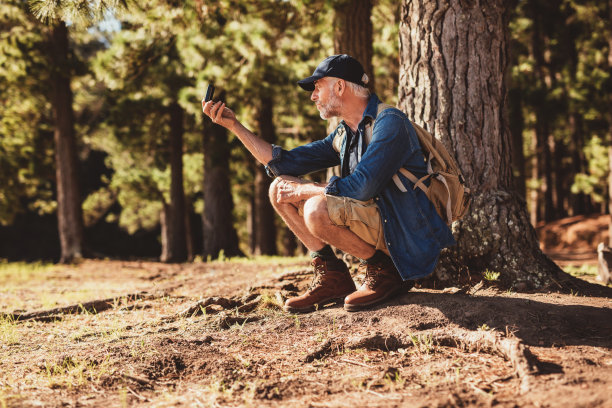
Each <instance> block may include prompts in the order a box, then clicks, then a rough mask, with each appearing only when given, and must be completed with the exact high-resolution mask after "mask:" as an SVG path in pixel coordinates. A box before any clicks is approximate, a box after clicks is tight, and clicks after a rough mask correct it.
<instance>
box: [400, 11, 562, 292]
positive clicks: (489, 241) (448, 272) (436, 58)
mask: <svg viewBox="0 0 612 408" xmlns="http://www.w3.org/2000/svg"><path fill="white" fill-rule="evenodd" d="M506 4H507V2H505V1H503V0H490V1H486V0H482V1H479V2H468V1H464V0H441V1H438V2H435V3H433V2H427V1H425V0H405V1H404V3H403V7H402V21H401V23H400V52H401V56H400V57H401V67H402V69H401V71H400V91H399V100H400V107H401V108H402V109H403V110H404V111H405V112H406V113H407V114H408V116H409V117H410V118H411V119H413V120H415V122H416V123H419V124H422V125H425V126H426V128H428V129H429V131H431V132H432V133H433V134H434V135H435V136H436V137H437V138H438V139H439V140H441V142H442V143H444V145H445V146H446V147H447V148H448V149H449V151H451V152H454V153H455V157H456V158H457V161H458V163H459V166H460V167H461V170H462V172H463V175H464V177H465V178H466V180H467V184H468V185H469V187H470V188H471V189H472V194H473V200H472V205H471V208H470V211H469V213H468V214H467V215H466V216H465V217H464V218H463V220H461V221H459V222H457V223H455V224H454V225H453V233H454V235H455V238H456V239H457V242H458V245H457V246H456V247H453V248H450V249H448V250H445V251H443V254H442V257H441V259H440V262H439V264H438V266H437V268H436V270H435V272H434V278H435V279H437V280H438V281H439V282H441V283H442V284H456V283H457V282H458V281H459V280H460V279H461V278H462V275H463V274H464V273H465V272H467V274H468V275H469V276H472V277H474V275H479V274H482V273H483V272H484V271H485V270H487V269H488V270H492V271H498V272H501V277H500V285H502V286H505V287H514V288H516V289H518V290H522V289H527V288H541V287H544V286H552V285H555V281H556V280H557V278H558V276H557V275H560V276H562V271H561V270H560V269H559V268H558V267H557V266H556V265H555V264H554V263H553V262H552V261H551V260H550V259H548V258H547V257H546V256H545V255H544V254H543V253H542V252H541V251H540V249H539V245H538V240H537V237H536V233H535V230H534V229H533V227H532V226H531V224H530V223H529V216H528V214H527V211H526V209H525V205H524V202H523V200H521V198H520V197H519V195H518V194H517V193H516V192H515V191H514V190H513V189H512V171H511V168H512V167H511V157H512V143H511V136H510V132H509V128H508V123H507V121H508V119H507V116H506V115H505V114H504V110H505V109H506V108H507V106H506V88H505V83H506V82H505V78H504V76H505V73H506V67H507V44H508V19H509V12H510V10H509V7H508V6H507V5H506Z"/></svg>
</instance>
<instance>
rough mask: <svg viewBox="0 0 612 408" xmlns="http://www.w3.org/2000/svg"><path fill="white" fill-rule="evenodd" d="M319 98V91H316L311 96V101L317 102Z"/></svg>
mask: <svg viewBox="0 0 612 408" xmlns="http://www.w3.org/2000/svg"><path fill="white" fill-rule="evenodd" d="M318 96H319V95H318V94H317V91H316V89H315V90H314V91H312V93H311V94H310V100H311V101H316V100H317V99H318Z"/></svg>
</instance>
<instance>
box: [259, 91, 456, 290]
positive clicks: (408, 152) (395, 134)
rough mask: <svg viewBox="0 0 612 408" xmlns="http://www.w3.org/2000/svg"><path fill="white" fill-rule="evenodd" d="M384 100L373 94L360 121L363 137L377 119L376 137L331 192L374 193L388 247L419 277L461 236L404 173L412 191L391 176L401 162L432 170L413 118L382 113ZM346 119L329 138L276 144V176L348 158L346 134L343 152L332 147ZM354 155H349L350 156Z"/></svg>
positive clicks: (404, 270) (409, 274) (403, 268)
mask: <svg viewBox="0 0 612 408" xmlns="http://www.w3.org/2000/svg"><path fill="white" fill-rule="evenodd" d="M379 103H380V100H379V99H378V97H377V96H376V95H372V96H370V99H369V100H368V105H367V107H366V109H365V111H364V113H363V118H362V119H361V122H360V123H359V126H358V134H359V137H360V138H361V139H362V140H363V138H364V136H365V124H366V123H367V122H368V121H370V120H374V119H376V123H375V124H374V129H373V130H372V141H371V143H370V144H369V145H368V146H367V147H366V150H365V151H364V153H363V155H362V157H361V161H360V162H359V163H358V164H357V167H356V168H355V170H354V171H353V172H352V173H351V174H350V175H348V176H346V177H343V178H339V177H337V176H333V177H332V178H331V179H330V180H329V184H328V186H327V187H326V189H325V192H326V194H331V195H339V196H345V197H350V198H354V199H357V200H362V201H367V200H369V199H371V198H374V200H375V202H376V204H377V205H378V208H379V210H380V215H381V218H382V225H383V230H384V236H385V240H386V242H387V248H388V249H389V253H390V254H391V258H392V259H393V262H394V263H395V266H396V267H397V269H398V271H399V273H400V275H401V276H402V278H403V279H404V280H408V279H418V278H422V277H425V276H427V275H429V274H430V273H431V272H433V269H434V267H435V266H436V263H437V261H438V256H439V254H440V250H441V249H442V248H445V247H448V246H451V245H454V244H455V239H454V238H453V235H452V233H451V231H450V229H449V228H448V226H447V225H446V223H445V222H444V221H443V220H442V218H440V216H439V215H438V213H437V212H436V210H435V208H434V206H433V204H432V203H431V202H430V201H429V199H428V198H427V196H426V195H425V193H423V191H421V190H420V189H416V190H415V189H413V188H411V187H412V186H413V184H412V183H411V182H410V181H409V180H408V179H406V178H405V177H404V176H403V175H401V174H400V175H399V177H400V179H401V180H402V182H403V183H404V185H405V186H406V188H407V190H408V192H406V193H403V192H401V191H400V190H399V189H398V188H397V186H396V185H395V183H393V181H392V180H391V178H392V176H393V175H394V174H396V173H397V172H398V170H399V169H400V168H401V167H405V168H406V169H408V170H409V171H411V172H412V173H413V174H414V175H416V176H417V177H421V176H423V175H425V174H426V173H427V168H426V163H425V158H424V156H423V153H422V150H421V146H420V144H419V141H418V138H417V135H416V133H415V131H414V128H413V127H412V124H411V123H410V121H409V120H408V118H407V117H406V115H405V114H404V113H403V112H401V111H400V110H398V109H395V108H390V109H385V110H384V111H382V112H381V113H380V115H379V116H378V117H376V116H377V107H378V104H379ZM341 126H347V125H346V124H345V123H344V121H343V122H341V123H340V124H339V125H338V127H337V128H336V129H335V130H334V131H333V132H332V133H331V134H329V135H328V136H327V137H326V138H325V139H322V140H317V141H314V142H312V143H309V144H307V145H304V146H300V147H297V148H295V149H292V150H290V151H287V150H283V149H281V148H280V147H279V146H274V147H273V151H272V157H273V158H272V160H270V162H269V163H268V165H267V166H266V168H267V170H268V174H270V175H271V176H279V175H289V176H297V177H299V176H303V175H305V174H308V173H312V172H314V171H317V170H321V169H325V168H328V167H332V166H336V165H338V164H343V162H344V159H345V153H346V138H345V141H344V143H343V144H342V147H341V149H340V153H338V152H336V151H335V150H334V148H333V147H332V142H333V140H334V136H335V135H336V132H337V131H338V129H340V127H341ZM346 159H347V160H348V156H347V157H346Z"/></svg>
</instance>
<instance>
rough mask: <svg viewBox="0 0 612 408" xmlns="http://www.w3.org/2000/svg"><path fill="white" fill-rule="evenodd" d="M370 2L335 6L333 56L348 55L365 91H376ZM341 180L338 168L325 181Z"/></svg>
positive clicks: (353, 0) (349, 0)
mask: <svg viewBox="0 0 612 408" xmlns="http://www.w3.org/2000/svg"><path fill="white" fill-rule="evenodd" d="M372 43H373V41H372V0H342V1H338V2H337V3H336V4H335V5H334V53H335V54H348V55H350V56H351V57H353V58H355V59H356V60H357V61H359V62H361V65H363V69H364V70H365V73H366V75H367V76H368V77H369V79H370V80H369V82H368V89H370V91H371V92H374V91H375V82H374V70H373V68H372V55H373V53H374V51H373V48H372ZM338 123H340V120H339V119H338V118H330V119H329V120H328V123H327V132H328V133H331V132H333V130H334V129H335V128H336V127H337V126H338ZM332 176H340V166H335V167H332V168H330V169H328V171H327V179H328V180H329V179H330V178H331V177H332Z"/></svg>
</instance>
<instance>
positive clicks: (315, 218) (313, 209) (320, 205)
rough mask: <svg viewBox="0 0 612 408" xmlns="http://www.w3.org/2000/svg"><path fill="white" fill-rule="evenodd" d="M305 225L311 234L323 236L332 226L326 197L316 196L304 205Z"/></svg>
mask: <svg viewBox="0 0 612 408" xmlns="http://www.w3.org/2000/svg"><path fill="white" fill-rule="evenodd" d="M304 223H305V224H306V226H307V227H308V229H309V230H310V232H311V233H313V234H315V235H321V233H322V232H324V231H325V230H326V229H327V227H328V226H329V224H330V219H329V214H328V213H327V200H326V199H325V196H314V197H312V198H310V199H308V200H307V201H306V203H305V204H304Z"/></svg>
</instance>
